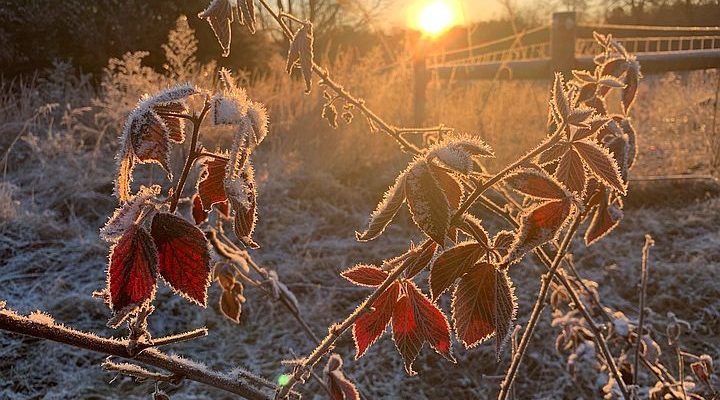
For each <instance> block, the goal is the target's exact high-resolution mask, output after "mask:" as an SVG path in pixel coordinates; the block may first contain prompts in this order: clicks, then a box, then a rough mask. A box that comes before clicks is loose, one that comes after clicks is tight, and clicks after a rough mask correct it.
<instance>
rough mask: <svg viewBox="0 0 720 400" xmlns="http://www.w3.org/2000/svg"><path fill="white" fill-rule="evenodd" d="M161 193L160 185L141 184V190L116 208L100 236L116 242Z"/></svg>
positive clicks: (105, 239) (101, 230)
mask: <svg viewBox="0 0 720 400" xmlns="http://www.w3.org/2000/svg"><path fill="white" fill-rule="evenodd" d="M159 194H160V186H158V185H153V186H151V187H145V186H141V187H140V191H139V192H138V193H137V194H136V195H135V196H132V197H131V198H130V199H129V200H128V202H127V203H125V204H123V205H121V206H120V207H118V208H116V209H115V212H113V215H112V216H111V217H110V218H109V219H108V221H107V223H105V226H103V227H102V228H100V238H102V239H103V240H104V241H106V242H110V243H115V242H117V241H118V240H119V239H120V237H121V236H122V235H123V234H124V233H125V231H126V230H127V229H128V228H129V227H130V226H131V225H133V224H134V223H135V222H136V220H137V218H138V217H139V216H140V214H141V213H142V211H143V209H144V207H145V206H146V205H147V204H149V203H150V200H151V199H152V198H153V197H155V196H157V195H159Z"/></svg>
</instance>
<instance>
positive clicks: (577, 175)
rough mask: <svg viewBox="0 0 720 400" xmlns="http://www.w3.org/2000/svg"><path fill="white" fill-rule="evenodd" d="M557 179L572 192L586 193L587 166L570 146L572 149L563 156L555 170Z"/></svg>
mask: <svg viewBox="0 0 720 400" xmlns="http://www.w3.org/2000/svg"><path fill="white" fill-rule="evenodd" d="M555 178H557V180H558V181H560V182H561V183H562V184H563V185H565V187H567V188H568V190H570V191H571V192H575V193H577V194H580V195H581V194H583V193H585V185H586V183H587V182H586V179H585V166H584V165H583V162H582V159H581V158H580V155H578V153H577V152H576V151H575V149H574V148H573V147H572V146H570V149H569V150H568V151H567V152H566V153H565V155H563V156H562V158H561V159H560V162H559V163H558V167H557V169H556V170H555Z"/></svg>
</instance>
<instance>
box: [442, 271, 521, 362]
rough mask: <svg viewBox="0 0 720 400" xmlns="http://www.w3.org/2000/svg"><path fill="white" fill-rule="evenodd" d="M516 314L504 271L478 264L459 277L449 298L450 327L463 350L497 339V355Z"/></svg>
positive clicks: (513, 294) (508, 279)
mask: <svg viewBox="0 0 720 400" xmlns="http://www.w3.org/2000/svg"><path fill="white" fill-rule="evenodd" d="M516 314H517V297H516V296H515V288H514V287H513V285H512V282H511V281H510V278H509V277H508V276H507V273H506V272H505V271H499V270H497V268H495V266H494V265H492V264H488V263H480V264H477V265H476V266H474V267H473V269H472V270H471V271H469V272H468V273H467V274H465V275H464V276H463V277H462V278H460V282H459V283H458V285H457V287H456V288H455V291H454V293H453V297H452V316H453V326H454V327H455V333H456V335H457V337H458V338H459V339H460V340H461V341H462V343H463V345H464V346H465V348H471V347H475V346H477V345H478V344H480V343H482V342H484V341H486V340H487V339H489V338H491V337H493V336H495V337H496V348H495V350H496V356H497V358H498V359H499V358H500V352H501V350H502V347H503V345H504V344H505V342H506V341H507V338H508V336H509V334H510V331H511V328H512V321H513V320H514V319H515V316H516Z"/></svg>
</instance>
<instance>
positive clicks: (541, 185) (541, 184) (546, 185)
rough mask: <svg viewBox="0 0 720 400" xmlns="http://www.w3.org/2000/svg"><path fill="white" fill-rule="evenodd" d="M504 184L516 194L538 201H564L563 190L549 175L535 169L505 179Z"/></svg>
mask: <svg viewBox="0 0 720 400" xmlns="http://www.w3.org/2000/svg"><path fill="white" fill-rule="evenodd" d="M505 183H506V184H508V185H509V186H510V187H512V188H513V189H515V190H517V191H518V192H520V193H522V194H524V195H527V196H530V197H535V198H539V199H557V200H560V199H564V198H566V197H567V196H568V193H567V192H566V191H565V189H564V188H563V187H562V186H561V185H560V184H559V183H558V182H557V181H556V180H555V179H554V178H552V177H551V176H550V175H547V174H546V173H545V172H542V171H540V170H537V169H523V170H520V171H518V172H515V173H513V174H511V175H510V176H508V177H507V178H505Z"/></svg>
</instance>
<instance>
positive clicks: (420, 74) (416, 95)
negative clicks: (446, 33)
mask: <svg viewBox="0 0 720 400" xmlns="http://www.w3.org/2000/svg"><path fill="white" fill-rule="evenodd" d="M422 47H424V46H421V48H420V49H419V50H418V52H417V53H416V54H415V56H414V59H413V121H414V123H415V127H418V128H419V127H422V125H423V123H424V122H425V102H426V91H427V84H428V71H427V59H426V58H425V51H424V49H423V48H422Z"/></svg>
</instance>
